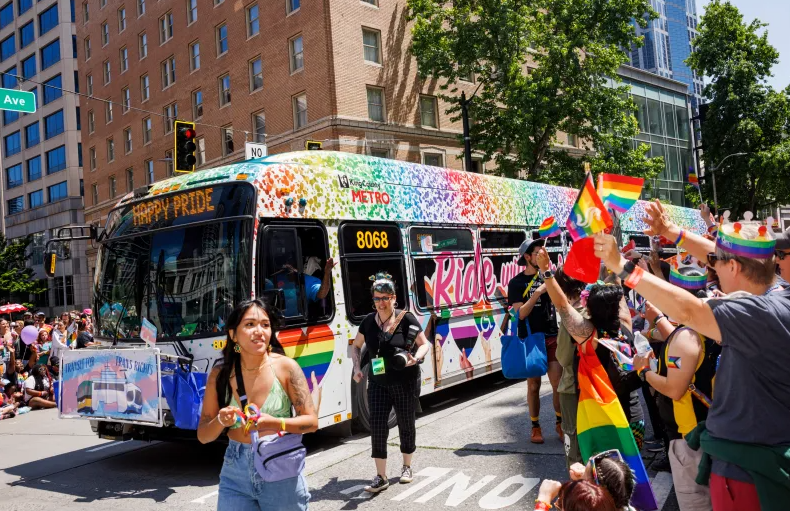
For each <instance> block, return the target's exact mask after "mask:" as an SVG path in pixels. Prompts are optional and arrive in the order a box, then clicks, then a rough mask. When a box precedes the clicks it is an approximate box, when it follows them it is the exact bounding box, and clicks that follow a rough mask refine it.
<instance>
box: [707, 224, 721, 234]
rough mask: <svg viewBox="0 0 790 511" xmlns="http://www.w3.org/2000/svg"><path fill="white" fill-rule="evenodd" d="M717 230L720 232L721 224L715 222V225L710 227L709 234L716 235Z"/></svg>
mask: <svg viewBox="0 0 790 511" xmlns="http://www.w3.org/2000/svg"><path fill="white" fill-rule="evenodd" d="M717 232H719V226H718V225H716V224H713V225H711V226H709V227H708V234H714V235H715V234H716V233H717Z"/></svg>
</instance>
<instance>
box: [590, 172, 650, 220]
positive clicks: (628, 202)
mask: <svg viewBox="0 0 790 511" xmlns="http://www.w3.org/2000/svg"><path fill="white" fill-rule="evenodd" d="M644 184H645V180H644V179H642V178H641V177H629V176H621V175H619V174H599V175H598V195H599V196H600V197H601V200H602V201H603V203H604V205H605V206H606V207H607V208H611V209H612V210H614V211H617V212H618V213H625V212H626V211H628V210H629V209H631V206H633V205H634V204H635V203H636V201H638V200H639V196H640V195H642V186H643V185H644Z"/></svg>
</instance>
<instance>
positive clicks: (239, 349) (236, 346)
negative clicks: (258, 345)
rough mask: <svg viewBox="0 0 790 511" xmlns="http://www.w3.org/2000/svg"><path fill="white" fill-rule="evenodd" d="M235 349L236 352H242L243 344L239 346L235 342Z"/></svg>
mask: <svg viewBox="0 0 790 511" xmlns="http://www.w3.org/2000/svg"><path fill="white" fill-rule="evenodd" d="M233 351H235V352H236V353H241V346H239V345H238V344H235V345H234V346H233Z"/></svg>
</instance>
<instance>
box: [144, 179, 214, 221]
mask: <svg viewBox="0 0 790 511" xmlns="http://www.w3.org/2000/svg"><path fill="white" fill-rule="evenodd" d="M213 192H214V189H213V188H204V189H202V190H193V191H189V192H184V193H178V194H175V195H170V196H166V197H161V198H159V199H153V200H150V201H147V202H144V203H142V204H136V205H134V206H132V218H133V219H134V226H135V227H137V226H142V225H149V224H152V223H156V222H159V221H160V220H165V221H168V220H175V219H176V218H182V217H188V216H193V215H200V214H202V213H206V212H208V211H214V205H213V204H212V200H211V194H212V193H213Z"/></svg>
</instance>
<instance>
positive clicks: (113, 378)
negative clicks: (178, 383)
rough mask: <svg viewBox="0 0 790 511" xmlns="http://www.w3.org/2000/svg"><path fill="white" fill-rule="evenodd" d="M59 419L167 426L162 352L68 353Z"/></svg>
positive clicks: (83, 350) (61, 385)
mask: <svg viewBox="0 0 790 511" xmlns="http://www.w3.org/2000/svg"><path fill="white" fill-rule="evenodd" d="M60 374H61V381H60V389H59V392H60V401H59V403H60V404H59V409H60V417H61V418H83V419H110V420H113V421H116V422H132V423H146V424H156V425H160V426H161V424H162V414H161V409H160V406H159V401H160V396H161V392H160V389H161V384H160V381H161V375H160V365H159V350H157V349H119V350H86V349H82V350H69V351H66V352H64V353H63V359H62V361H61V373H60Z"/></svg>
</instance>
